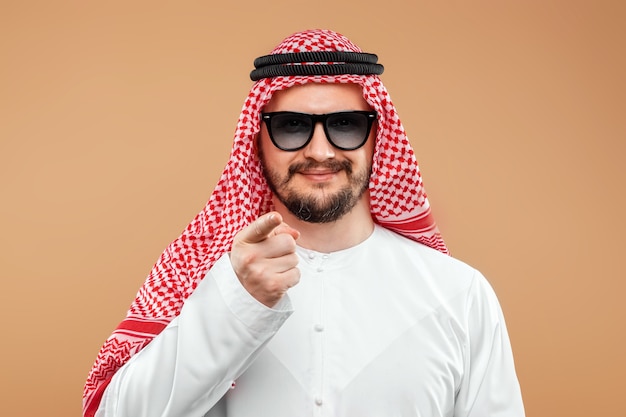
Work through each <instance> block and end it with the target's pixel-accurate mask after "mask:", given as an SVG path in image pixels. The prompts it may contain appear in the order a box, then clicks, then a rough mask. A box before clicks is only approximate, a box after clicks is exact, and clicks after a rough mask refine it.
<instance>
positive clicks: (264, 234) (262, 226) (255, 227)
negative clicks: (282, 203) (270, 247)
mask: <svg viewBox="0 0 626 417" xmlns="http://www.w3.org/2000/svg"><path fill="white" fill-rule="evenodd" d="M282 222H283V219H282V217H281V216H280V214H278V213H276V212H270V213H267V214H264V215H263V216H261V217H259V218H258V219H256V220H255V221H254V222H253V223H252V224H251V225H250V227H249V228H248V233H245V234H244V236H243V239H242V241H243V242H247V243H258V242H262V241H264V240H265V239H267V238H268V237H269V235H270V233H272V231H274V229H276V227H278V226H279V225H280V224H281V223H282Z"/></svg>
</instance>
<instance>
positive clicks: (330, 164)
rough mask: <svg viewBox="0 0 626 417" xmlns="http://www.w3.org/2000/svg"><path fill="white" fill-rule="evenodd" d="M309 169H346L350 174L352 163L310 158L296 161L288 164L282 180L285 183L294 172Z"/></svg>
mask: <svg viewBox="0 0 626 417" xmlns="http://www.w3.org/2000/svg"><path fill="white" fill-rule="evenodd" d="M311 169H328V170H331V171H337V172H339V171H346V174H348V176H350V175H351V174H352V163H350V162H349V161H337V160H334V159H331V160H328V161H324V162H317V161H312V160H307V161H304V162H296V163H293V164H291V165H289V168H288V170H287V177H286V178H285V181H283V183H284V184H286V183H287V182H289V180H291V178H292V177H293V176H294V175H295V174H296V173H298V172H300V171H307V170H311Z"/></svg>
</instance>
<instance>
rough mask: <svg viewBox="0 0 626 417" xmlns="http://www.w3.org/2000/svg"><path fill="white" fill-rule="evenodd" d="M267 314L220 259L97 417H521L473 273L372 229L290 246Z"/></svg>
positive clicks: (488, 295) (120, 378)
mask: <svg viewBox="0 0 626 417" xmlns="http://www.w3.org/2000/svg"><path fill="white" fill-rule="evenodd" d="M298 255H299V257H300V263H299V265H298V267H299V269H300V271H301V280H300V283H298V285H296V286H295V287H293V288H291V289H290V290H289V291H288V295H287V296H285V297H284V298H283V299H282V300H281V301H280V302H279V303H278V304H277V305H276V306H275V307H274V308H272V309H270V308H267V307H265V306H264V305H262V304H260V303H259V302H257V301H256V300H255V299H254V298H253V297H252V296H250V294H248V293H247V292H246V290H245V289H244V288H243V287H242V286H241V284H240V283H239V281H238V279H237V277H236V276H235V274H234V272H233V270H232V267H231V265H230V261H229V257H228V255H224V256H223V257H222V258H221V259H220V260H219V261H218V262H217V263H216V264H215V265H214V267H213V268H212V269H211V271H210V272H209V273H208V274H207V276H206V277H205V279H204V280H203V281H202V282H201V283H200V284H199V285H198V287H197V289H196V290H195V291H194V293H193V294H192V295H191V296H190V297H189V299H188V300H187V301H186V302H185V305H184V306H183V309H182V311H181V313H180V315H179V316H178V317H177V318H176V319H174V320H173V321H172V322H171V323H170V324H169V325H168V326H167V328H166V329H165V330H164V331H163V332H162V333H161V334H159V335H158V336H157V337H156V338H155V339H154V340H153V341H152V342H151V343H150V344H149V345H148V346H147V347H146V348H144V349H143V350H142V351H141V352H139V353H138V354H137V355H135V356H134V357H132V358H131V359H130V361H129V362H128V363H127V364H126V365H124V366H123V367H122V368H121V369H120V370H119V371H118V372H117V373H116V374H115V376H114V377H113V379H112V381H111V384H110V385H109V386H108V387H107V389H106V391H105V394H104V396H103V399H102V401H101V404H100V408H99V410H98V413H97V414H96V415H97V416H98V417H142V416H146V417H155V416H170V417H183V416H184V417H193V416H198V417H201V416H207V417H248V416H250V417H251V416H255V417H259V416H261V417H265V416H268V417H269V416H271V417H303V416H332V417H370V416H371V417H374V416H376V417H382V416H385V417H391V416H404V417H409V416H411V417H412V416H421V417H438V416H455V417H496V416H498V417H521V416H524V407H523V404H522V398H521V393H520V387H519V383H518V380H517V377H516V374H515V367H514V363H513V355H512V352H511V346H510V343H509V338H508V335H507V331H506V326H505V322H504V318H503V315H502V311H501V309H500V305H499V303H498V300H497V298H496V296H495V294H494V292H493V290H492V288H491V287H490V285H489V284H488V282H487V281H486V279H485V278H484V277H483V276H482V275H481V274H480V273H479V272H478V271H476V270H475V269H473V268H471V267H469V266H467V265H466V264H464V263H462V262H460V261H458V260H455V259H454V258H452V257H450V256H447V255H444V254H441V253H439V252H437V251H436V250H434V249H431V248H428V247H426V246H424V245H421V244H419V243H415V242H413V241H411V240H409V239H406V238H404V237H402V236H400V235H397V234H395V233H393V232H390V231H388V230H386V229H383V228H381V227H378V226H377V227H376V228H375V230H374V233H373V234H372V235H371V236H370V237H369V238H368V239H367V240H365V241H364V242H362V243H361V244H359V245H357V246H355V247H352V248H349V249H346V250H343V251H339V252H334V253H330V254H321V253H317V252H313V251H309V250H306V249H302V248H298Z"/></svg>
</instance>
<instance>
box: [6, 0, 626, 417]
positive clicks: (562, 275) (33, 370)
mask: <svg viewBox="0 0 626 417" xmlns="http://www.w3.org/2000/svg"><path fill="white" fill-rule="evenodd" d="M625 9H626V8H625V7H624V2H622V1H614V2H611V1H591V0H590V1H580V0H573V1H572V0H570V1H566V0H563V1H557V0H537V1H532V0H525V1H522V0H519V1H513V0H511V1H495V0H494V1H426V0H413V1H406V0H386V1H384V2H378V1H372V0H351V1H336V0H319V1H315V2H293V1H284V0H273V1H271V2H262V1H261V2H259V1H250V0H240V1H222V2H216V1H208V0H207V1H177V2H162V1H132V0H130V1H123V2H122V1H107V2H95V1H73V2H70V1H17V0H16V1H6V0H2V1H0V274H1V275H0V278H1V281H0V284H1V287H0V309H1V310H0V313H1V317H2V339H1V340H2V342H1V343H0V349H1V350H0V369H1V371H0V396H1V397H2V398H1V400H0V414H2V415H6V416H13V417H17V416H78V415H80V409H81V401H82V398H81V397H82V388H83V383H84V381H85V378H86V377H87V373H88V371H89V369H90V367H91V365H92V363H93V361H94V359H95V357H96V354H97V352H98V350H99V348H100V346H101V345H102V343H103V342H104V340H105V339H106V338H107V337H108V336H109V334H110V333H111V331H112V330H113V329H114V328H115V326H116V325H117V324H118V322H119V321H120V320H121V319H122V318H123V317H124V315H125V313H126V309H127V308H128V306H129V305H130V303H131V302H132V300H133V298H134V296H135V293H136V291H137V289H138V288H139V286H140V285H141V284H142V282H143V280H144V279H145V277H146V275H147V273H148V272H149V270H150V268H151V266H152V265H153V263H154V262H155V261H156V259H157V258H158V256H159V255H160V253H161V252H162V250H163V249H164V248H165V247H166V246H167V245H168V244H169V242H170V241H172V240H173V239H175V238H176V237H177V236H178V234H179V233H180V232H181V231H182V230H183V228H184V227H185V226H186V225H187V223H188V222H189V221H190V220H191V219H192V218H193V216H194V215H195V214H196V213H197V212H198V211H200V210H201V209H202V207H203V206H204V204H205V202H206V200H207V199H208V197H209V195H210V193H211V191H212V189H213V187H214V185H215V183H216V181H217V179H218V177H219V175H220V173H221V171H222V169H223V167H224V165H225V163H226V161H227V159H228V155H229V152H230V146H231V139H232V135H233V132H234V129H235V124H236V121H237V117H238V115H239V112H240V110H241V106H242V105H243V101H244V99H245V96H246V95H247V93H248V90H249V88H250V86H251V85H252V83H251V81H250V80H249V78H248V74H249V72H250V70H251V69H252V61H253V59H254V58H256V57H257V56H259V55H264V54H266V53H268V52H269V51H270V49H271V48H272V47H273V46H274V45H275V44H277V43H278V42H280V41H281V40H282V39H283V38H284V37H286V36H287V35H289V34H291V33H293V32H295V31H299V30H303V29H309V28H329V29H333V30H336V31H338V32H340V33H343V34H345V35H346V36H348V37H349V38H351V39H352V40H353V41H355V42H356V43H357V44H358V45H360V46H361V47H362V48H363V49H364V50H365V51H368V52H373V53H376V54H378V56H379V59H380V62H381V63H383V64H384V65H385V67H386V71H385V73H384V74H383V76H382V79H383V81H384V83H385V85H386V86H387V88H388V90H389V92H390V93H391V97H392V100H393V101H394V103H395V105H396V107H397V109H398V111H399V114H400V118H401V120H402V121H403V123H404V125H405V127H406V130H407V131H408V134H409V137H410V139H411V142H412V144H413V146H414V147H415V150H416V153H417V157H418V160H419V162H420V166H421V169H422V173H423V177H424V181H425V185H426V190H427V192H428V194H429V198H430V201H431V204H432V206H433V209H434V214H435V216H436V219H437V220H438V222H439V224H440V228H441V231H442V233H443V235H444V238H445V239H446V241H447V244H448V246H449V247H450V249H451V251H452V254H453V255H454V256H456V257H458V258H460V259H462V260H464V261H466V262H468V263H470V264H471V265H473V266H475V267H476V268H478V269H480V270H481V271H482V272H483V273H484V274H485V275H486V276H487V277H488V279H489V280H490V282H491V283H492V285H493V286H494V287H495V289H496V292H497V294H498V296H499V298H500V302H501V304H502V307H503V309H504V312H505V315H506V318H507V322H508V326H509V332H510V336H511V340H512V344H513V348H514V352H515V357H516V365H517V370H518V373H519V378H520V381H521V385H522V390H523V395H524V399H525V403H526V408H527V413H528V416H534V417H554V416H568V417H576V416H580V417H582V416H585V417H586V416H609V415H611V416H617V415H623V414H622V413H623V392H622V391H623V389H624V382H623V381H624V380H623V375H624V373H626V359H625V358H626V355H625V354H624V342H625V337H624V330H625V326H624V323H623V322H624V319H625V318H626V307H625V304H626V303H625V302H624V290H625V289H626V286H625V284H624V278H626V276H625V275H626V274H625V273H624V269H623V267H622V261H623V260H624V254H623V253H624V249H626V247H625V244H624V239H623V236H624V234H625V232H626V222H625V220H624V214H625V213H626V199H625V196H624V191H625V186H624V181H625V180H626V175H625V169H624V164H623V160H624V159H625V157H626V122H625V119H626V117H625V116H626V102H625V101H626V83H625V77H624V74H626V29H625V28H626V26H625V25H624V21H626V13H625V11H626V10H625ZM371 394H372V395H375V393H371Z"/></svg>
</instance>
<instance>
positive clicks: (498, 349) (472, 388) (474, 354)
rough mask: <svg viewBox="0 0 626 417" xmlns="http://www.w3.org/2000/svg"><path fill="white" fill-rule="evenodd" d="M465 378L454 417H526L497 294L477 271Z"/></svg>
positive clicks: (470, 304) (470, 299)
mask: <svg viewBox="0 0 626 417" xmlns="http://www.w3.org/2000/svg"><path fill="white" fill-rule="evenodd" d="M466 307H467V326H468V327H467V329H468V337H467V341H466V346H465V353H464V357H465V365H464V368H465V369H464V377H463V379H462V382H461V385H460V387H459V390H458V392H457V398H456V402H455V414H454V415H455V417H523V416H524V415H525V412H524V405H523V402H522V395H521V390H520V385H519V381H518V379H517V375H516V372H515V364H514V361H513V353H512V349H511V344H510V341H509V336H508V333H507V329H506V324H505V322H504V316H503V313H502V309H501V307H500V304H499V302H498V300H497V298H496V294H495V292H494V291H493V289H492V288H491V286H490V285H489V283H488V282H487V280H486V279H485V278H484V277H483V276H482V275H481V274H480V273H478V272H476V276H475V277H474V282H473V284H472V287H471V288H470V292H469V296H468V302H467V306H466Z"/></svg>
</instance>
